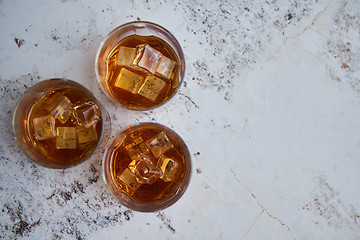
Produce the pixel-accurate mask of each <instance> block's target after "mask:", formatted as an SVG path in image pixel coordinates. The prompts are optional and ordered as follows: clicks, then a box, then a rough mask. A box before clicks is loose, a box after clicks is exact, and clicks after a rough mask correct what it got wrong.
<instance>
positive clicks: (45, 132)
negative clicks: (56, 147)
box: [33, 115, 56, 140]
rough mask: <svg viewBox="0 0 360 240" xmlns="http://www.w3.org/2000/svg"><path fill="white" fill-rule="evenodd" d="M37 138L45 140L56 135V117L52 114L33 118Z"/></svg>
mask: <svg viewBox="0 0 360 240" xmlns="http://www.w3.org/2000/svg"><path fill="white" fill-rule="evenodd" d="M33 126H34V134H35V139H37V140H44V139H48V138H53V137H55V136H56V131H55V118H53V117H52V116H51V115H46V116H43V117H37V118H34V119H33Z"/></svg>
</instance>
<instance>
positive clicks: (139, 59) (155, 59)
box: [132, 44, 162, 74]
mask: <svg viewBox="0 0 360 240" xmlns="http://www.w3.org/2000/svg"><path fill="white" fill-rule="evenodd" d="M161 56H162V54H161V52H159V51H158V50H156V49H155V48H153V47H151V46H149V45H147V44H140V45H138V46H137V47H136V55H135V58H134V60H133V62H132V65H134V66H137V67H140V68H142V69H145V70H146V71H149V72H151V73H152V74H154V73H155V71H156V69H157V67H158V65H159V62H160V59H161Z"/></svg>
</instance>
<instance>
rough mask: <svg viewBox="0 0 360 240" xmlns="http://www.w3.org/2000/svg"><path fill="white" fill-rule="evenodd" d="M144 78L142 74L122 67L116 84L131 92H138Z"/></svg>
mask: <svg viewBox="0 0 360 240" xmlns="http://www.w3.org/2000/svg"><path fill="white" fill-rule="evenodd" d="M143 80H144V78H143V77H142V76H141V75H139V74H137V73H134V72H132V71H130V70H127V69H126V68H122V69H121V70H120V73H119V76H118V77H117V79H116V81H115V86H116V87H118V88H122V89H124V90H126V91H129V92H131V93H137V92H138V90H139V87H140V85H141V83H142V81H143Z"/></svg>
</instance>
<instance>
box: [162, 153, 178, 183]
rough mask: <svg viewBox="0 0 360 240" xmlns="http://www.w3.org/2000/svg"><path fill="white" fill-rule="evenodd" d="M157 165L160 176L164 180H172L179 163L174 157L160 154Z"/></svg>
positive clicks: (176, 172)
mask: <svg viewBox="0 0 360 240" xmlns="http://www.w3.org/2000/svg"><path fill="white" fill-rule="evenodd" d="M157 166H158V167H159V168H161V170H162V172H163V175H162V176H161V177H160V179H161V180H163V181H164V182H173V181H174V180H175V178H176V175H177V174H178V172H179V170H180V166H181V165H180V164H179V163H177V162H176V161H175V160H174V159H172V158H169V157H167V156H165V155H162V156H161V157H160V159H159V161H158V163H157Z"/></svg>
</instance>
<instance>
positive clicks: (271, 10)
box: [0, 0, 360, 239]
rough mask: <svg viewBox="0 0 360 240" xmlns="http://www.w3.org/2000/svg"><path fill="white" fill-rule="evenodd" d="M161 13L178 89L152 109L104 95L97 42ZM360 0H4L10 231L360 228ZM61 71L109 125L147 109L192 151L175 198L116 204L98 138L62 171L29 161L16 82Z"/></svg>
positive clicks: (1, 234) (172, 235)
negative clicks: (146, 204) (181, 66)
mask: <svg viewBox="0 0 360 240" xmlns="http://www.w3.org/2000/svg"><path fill="white" fill-rule="evenodd" d="M138 18H140V19H141V20H148V21H153V22H156V23H158V24H160V25H163V26H164V27H166V28H167V29H168V30H170V31H171V32H172V33H173V34H174V35H175V36H176V38H177V39H178V41H179V42H180V44H181V46H182V47H183V50H184V53H185V56H186V75H185V79H184V83H183V85H182V87H181V89H180V91H179V93H178V94H177V95H176V96H175V97H174V98H173V99H172V100H171V101H170V102H169V103H167V104H165V105H164V106H162V107H160V108H158V109H156V110H152V111H146V112H134V111H130V110H125V109H122V108H121V107H119V106H118V105H116V104H115V103H112V102H110V101H109V100H108V99H107V98H106V96H105V95H104V94H103V93H102V92H101V90H100V88H99V86H98V84H97V81H96V77H95V72H94V60H95V54H96V51H97V48H98V46H99V44H100V42H101V40H102V39H103V38H104V37H105V36H106V34H107V33H108V32H109V31H111V30H112V29H113V28H115V27H116V26H118V25H120V24H123V23H125V22H128V21H134V20H136V19H138ZM359 26H360V1H358V0H350V1H345V0H344V1H340V0H338V1H335V0H334V1H326V0H301V1H294V0H290V1H289V0H245V1H226V0H217V1H214V0H210V1H199V0H192V1H189V0H182V1H175V0H174V1H172V0H165V1H164V0H161V1H147V0H146V1H138V0H135V1H125V0H123V1H118V0H104V1H96V0H89V1H78V0H58V1H56V0H49V1H47V0H42V1H41V0H35V1H25V0H24V1H11V0H0V92H1V94H0V96H1V103H0V104H1V105H0V131H1V134H0V164H1V167H0V238H4V239H360V201H359V199H360V191H359V183H360V174H359V172H360V161H359V160H360V124H359V122H360V77H359V76H360V67H359V66H360V27H359ZM51 77H66V78H69V79H73V80H75V81H78V82H79V83H81V84H83V85H85V86H86V87H87V88H89V89H91V91H92V92H94V94H95V96H96V97H97V98H98V99H100V100H101V101H102V102H103V103H104V105H105V106H106V108H107V109H108V111H109V113H110V115H111V120H112V134H114V133H115V132H116V131H117V130H119V129H121V128H122V127H125V126H127V125H128V124H132V123H137V122H144V121H151V122H158V123H161V124H164V125H166V126H169V127H171V128H172V129H174V130H175V131H176V132H177V133H178V134H179V135H180V136H182V137H183V139H184V140H185V141H186V143H187V144H188V146H189V149H190V151H191V153H192V161H193V171H192V179H191V182H190V185H189V188H188V190H187V191H186V193H185V195H184V196H183V197H182V198H181V199H180V200H179V201H178V202H177V203H176V204H175V205H173V206H171V207H170V208H168V209H166V210H164V211H160V212H156V213H138V212H134V211H131V210H129V209H127V208H125V207H123V206H121V205H120V204H119V203H118V202H117V201H116V200H115V199H114V198H113V197H112V196H111V195H110V194H109V192H108V190H107V189H106V186H105V184H104V182H103V180H102V177H101V160H102V154H101V151H100V152H99V153H98V154H96V155H95V156H93V157H92V158H91V159H89V160H88V161H86V162H84V163H82V164H80V165H78V166H76V167H73V168H70V169H65V170H52V169H47V168H43V167H40V166H37V165H35V164H34V163H32V162H31V161H30V160H29V159H27V158H26V157H25V156H24V154H22V153H21V152H20V150H19V148H18V147H17V146H16V144H15V141H14V135H13V132H12V126H11V119H12V113H13V110H14V107H15V104H16V102H17V100H18V99H19V97H20V96H21V95H22V93H23V92H24V91H26V89H28V88H29V87H30V86H31V85H33V84H35V83H37V82H39V81H40V80H42V79H47V78H51Z"/></svg>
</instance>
